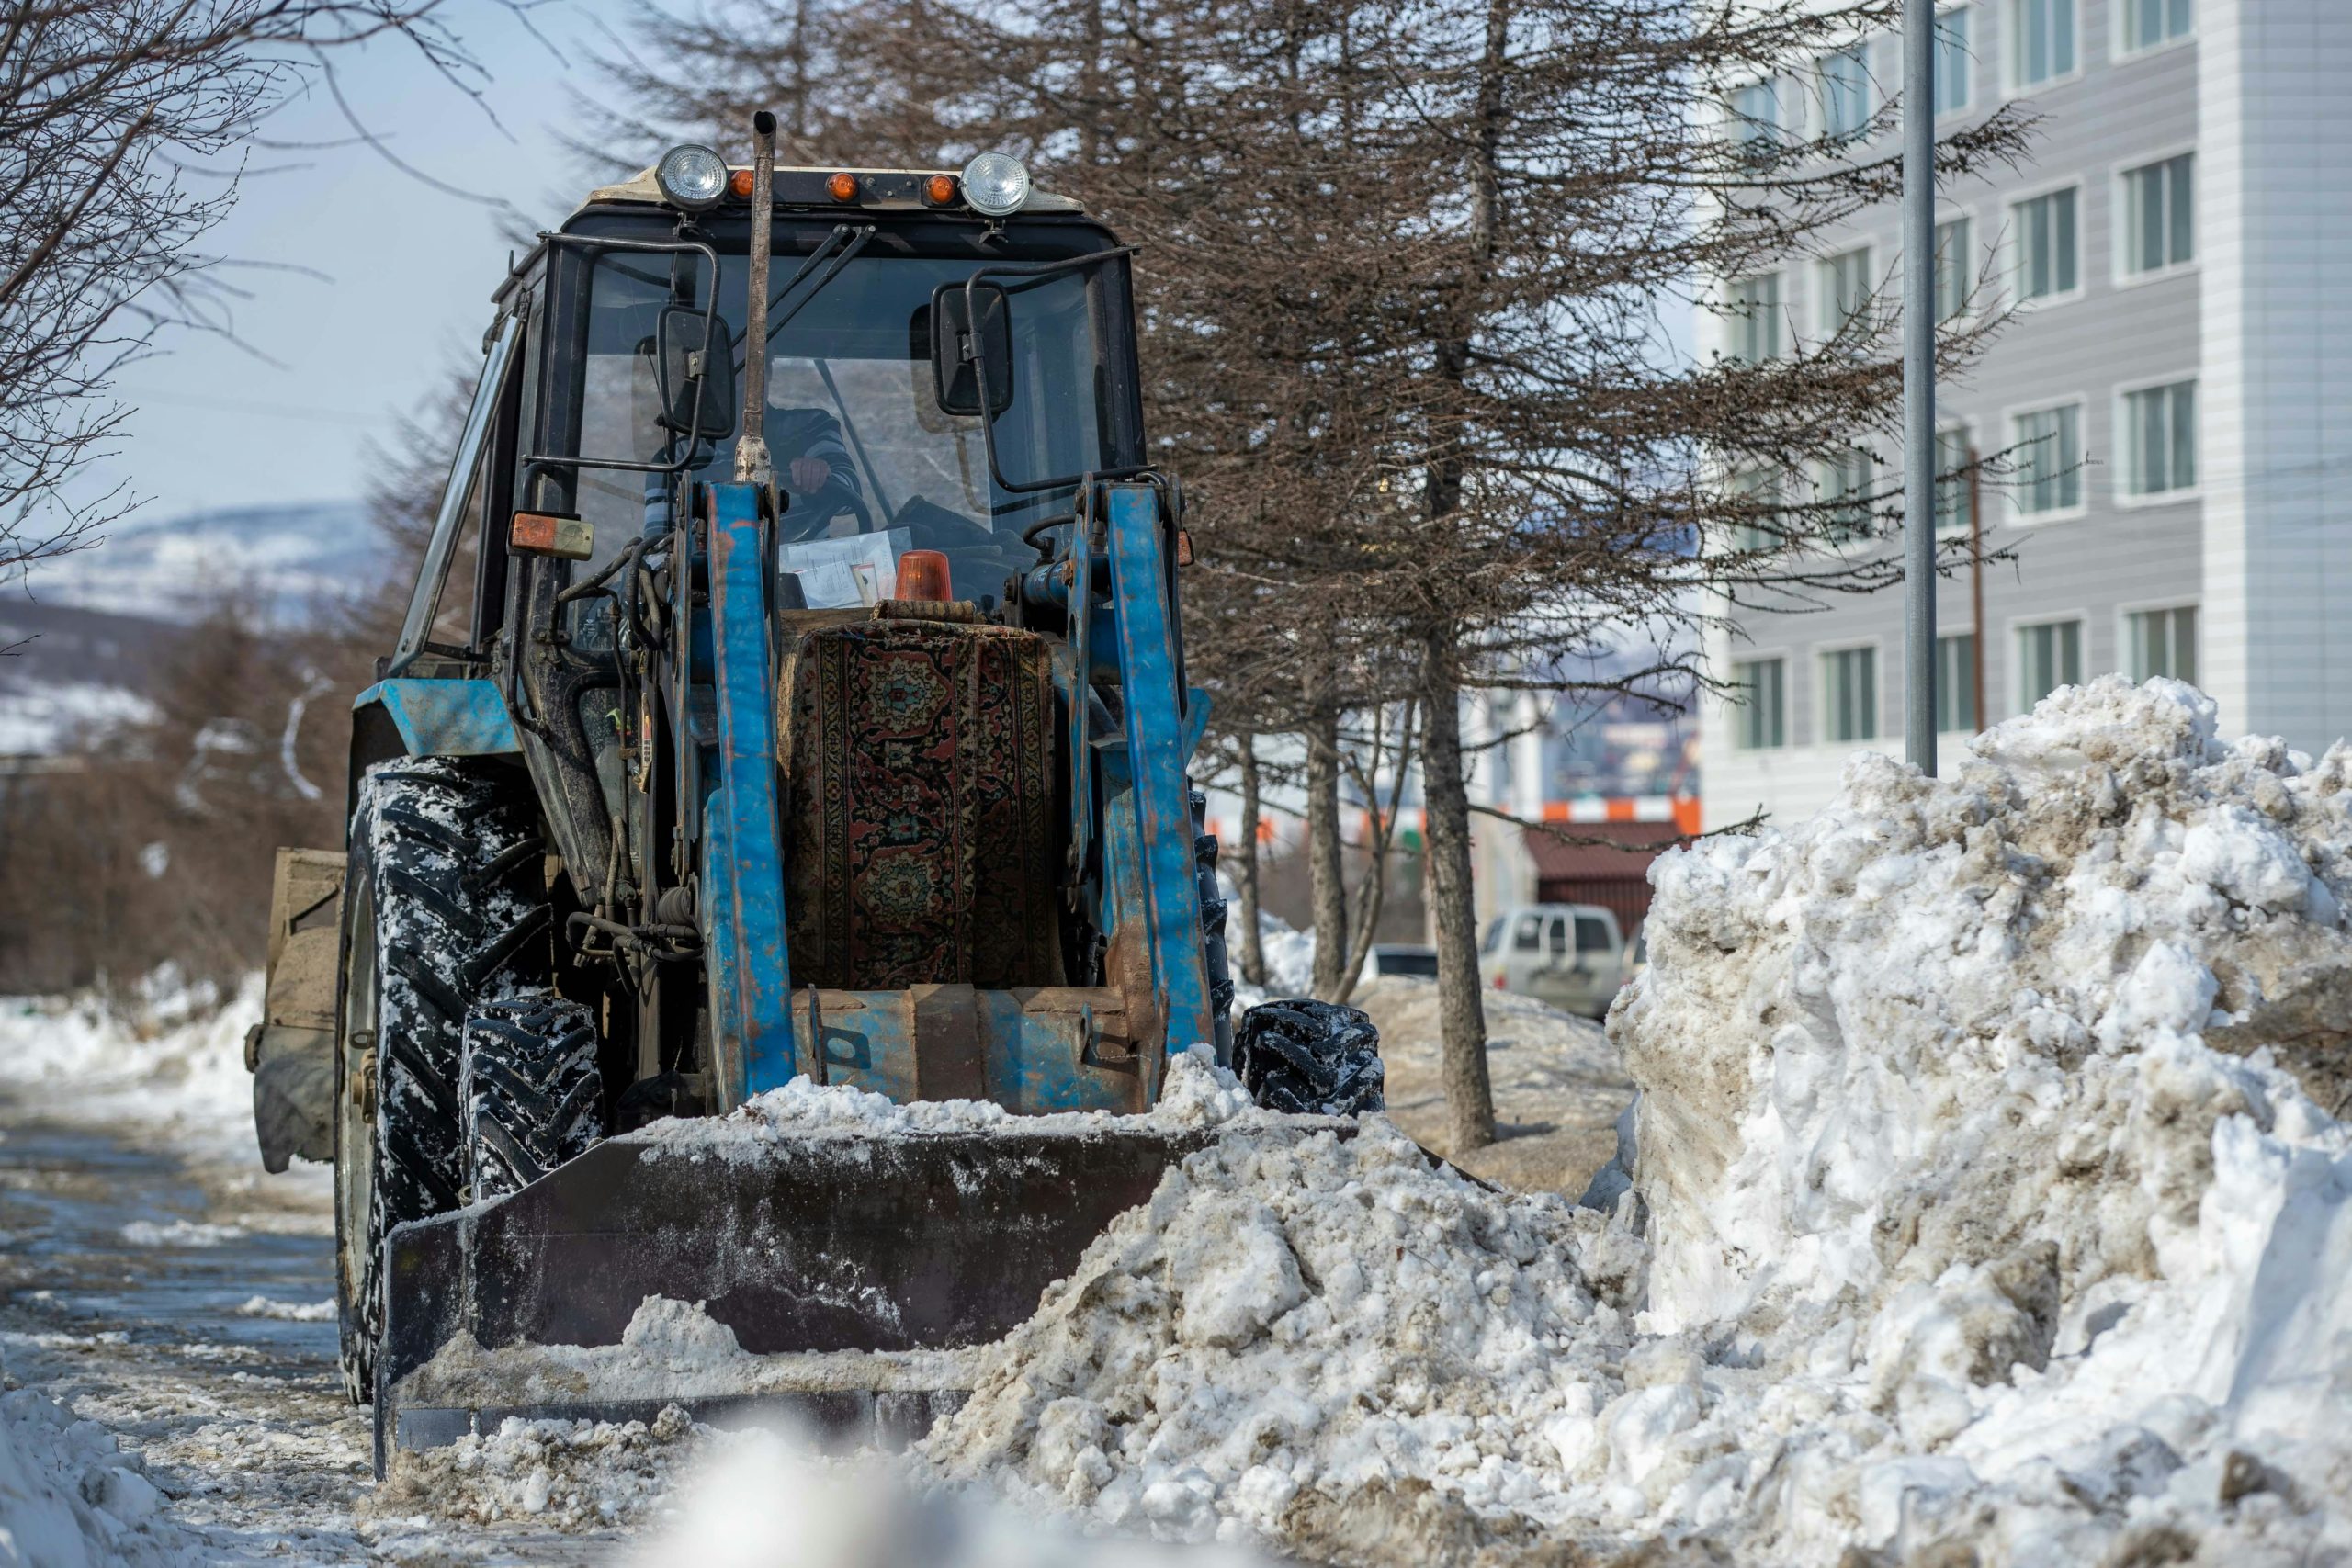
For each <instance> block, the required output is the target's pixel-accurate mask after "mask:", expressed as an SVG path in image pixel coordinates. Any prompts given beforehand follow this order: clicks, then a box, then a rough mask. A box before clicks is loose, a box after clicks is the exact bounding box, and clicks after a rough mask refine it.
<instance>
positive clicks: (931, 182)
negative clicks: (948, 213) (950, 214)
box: [922, 175, 956, 207]
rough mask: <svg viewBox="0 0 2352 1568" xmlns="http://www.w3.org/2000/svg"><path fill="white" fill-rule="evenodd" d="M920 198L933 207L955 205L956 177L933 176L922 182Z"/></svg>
mask: <svg viewBox="0 0 2352 1568" xmlns="http://www.w3.org/2000/svg"><path fill="white" fill-rule="evenodd" d="M922 198H923V199H924V200H925V201H927V202H929V203H931V205H932V206H933V207H953V206H955V205H956V176H955V175H932V176H931V178H929V179H927V180H925V181H923V182H922Z"/></svg>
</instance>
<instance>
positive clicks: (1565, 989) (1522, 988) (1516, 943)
mask: <svg viewBox="0 0 2352 1568" xmlns="http://www.w3.org/2000/svg"><path fill="white" fill-rule="evenodd" d="M1479 954H1480V956H1479V967H1480V969H1481V971H1482V972H1483V974H1484V975H1485V976H1486V981H1487V985H1488V986H1490V987H1493V988H1494V989H1496V990H1498V991H1519V992H1522V993H1524V994H1525V995H1528V996H1531V997H1533V998H1536V999H1537V1000H1539V1001H1544V1002H1549V1003H1550V1004H1551V1005H1552V1006H1554V1007H1555V1008H1559V1009H1561V1010H1564V1011H1566V1012H1580V1013H1583V1014H1584V1015H1585V1016H1586V1017H1588V1018H1599V1017H1600V1015H1601V1014H1603V1013H1605V1012H1607V1011H1608V1010H1609V1004H1610V1003H1611V1002H1612V1001H1615V1000H1616V999H1617V991H1618V988H1619V987H1621V986H1623V984H1624V983H1625V937H1624V933H1623V931H1619V930H1618V929H1617V917H1616V916H1615V915H1613V914H1611V912H1610V911H1609V910H1607V909H1604V908H1601V907H1600V905H1598V904H1530V905H1528V906H1526V907H1525V908H1518V909H1513V910H1510V912H1508V913H1507V914H1505V915H1503V916H1502V918H1501V919H1498V920H1496V921H1495V922H1494V923H1493V924H1492V925H1490V926H1488V927H1487V937H1486V941H1485V942H1482V943H1481V944H1480V948H1479Z"/></svg>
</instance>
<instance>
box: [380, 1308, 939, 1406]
mask: <svg viewBox="0 0 2352 1568" xmlns="http://www.w3.org/2000/svg"><path fill="white" fill-rule="evenodd" d="M973 1357H974V1352H972V1351H968V1350H889V1351H866V1350H833V1351H810V1352H804V1353H797V1354H787V1355H770V1356H755V1355H753V1354H752V1353H751V1352H750V1351H748V1350H745V1349H744V1348H742V1346H741V1344H740V1343H739V1342H738V1341H737V1340H736V1337H735V1331H734V1330H733V1329H732V1328H729V1326H728V1325H725V1324H723V1323H719V1322H718V1321H716V1320H714V1319H713V1318H712V1317H711V1316H710V1315H709V1314H707V1312H705V1311H704V1310H703V1303H700V1302H679V1301H673V1300H671V1299H670V1298H669V1297H667V1296H648V1297H646V1298H645V1300H643V1301H642V1302H640V1303H638V1308H637V1311H636V1313H635V1314H632V1315H631V1317H630V1318H629V1322H628V1327H626V1328H624V1329H623V1330H622V1331H621V1342H620V1343H619V1344H617V1345H604V1346H580V1345H535V1344H527V1343H526V1344H519V1345H510V1346H505V1347H503V1348H499V1349H496V1350H487V1349H484V1348H482V1347H481V1345H480V1344H479V1343H478V1342H477V1341H476V1340H475V1339H474V1337H473V1336H472V1335H470V1334H468V1333H465V1332H463V1331H460V1332H459V1333H458V1335H456V1336H455V1337H453V1338H451V1339H450V1341H449V1342H448V1343H447V1344H446V1345H444V1346H442V1347H441V1348H440V1349H439V1350H438V1351H436V1352H435V1354H434V1357H433V1359H431V1360H429V1361H427V1362H425V1363H424V1365H423V1366H421V1367H419V1368H417V1369H416V1371H413V1372H411V1373H410V1374H409V1375H408V1376H407V1377H406V1378H404V1379H402V1380H401V1388H400V1398H401V1403H403V1404H444V1403H448V1404H475V1405H518V1404H560V1403H564V1402H578V1401H583V1400H595V1401H600V1402H609V1401H615V1400H639V1399H642V1400H655V1399H699V1398H707V1397H709V1396H712V1395H719V1394H746V1393H776V1394H786V1393H792V1394H798V1393H830V1392H832V1391H835V1390H842V1389H877V1390H894V1391H913V1392H922V1393H931V1392H935V1391H941V1390H960V1389H967V1388H969V1387H971V1386H972V1379H973V1376H974V1371H973V1367H972V1361H973Z"/></svg>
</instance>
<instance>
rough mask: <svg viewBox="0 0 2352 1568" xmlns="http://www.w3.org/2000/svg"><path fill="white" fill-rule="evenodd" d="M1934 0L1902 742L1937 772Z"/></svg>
mask: <svg viewBox="0 0 2352 1568" xmlns="http://www.w3.org/2000/svg"><path fill="white" fill-rule="evenodd" d="M1935 51H1936V0H1903V598H1904V616H1903V626H1904V637H1903V663H1904V713H1903V731H1904V750H1905V754H1906V755H1907V757H1908V759H1909V761H1910V763H1911V765H1912V766H1913V767H1915V768H1917V769H1918V770H1919V771H1920V772H1921V773H1926V774H1928V776H1930V777H1933V776H1934V774H1935V771H1936V321H1935V313H1936V75H1935V72H1936V52H1935Z"/></svg>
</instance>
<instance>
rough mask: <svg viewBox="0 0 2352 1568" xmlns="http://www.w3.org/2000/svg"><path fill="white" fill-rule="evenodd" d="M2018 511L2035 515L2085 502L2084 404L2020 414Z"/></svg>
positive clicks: (2016, 441) (2016, 440)
mask: <svg viewBox="0 0 2352 1568" xmlns="http://www.w3.org/2000/svg"><path fill="white" fill-rule="evenodd" d="M2011 439H2012V441H2013V442H2014V444H2015V445H2016V446H2017V449H2018V450H2017V466H2018V511H2020V512H2022V513H2026V514H2027V515H2028V516H2032V515H2035V514H2037V513H2044V512H2064V511H2067V510H2069V509H2070V508H2073V507H2076V506H2080V505H2081V504H2082V503H2083V405H2082V404H2080V403H2065V404H2062V405H2061V406H2059V407H2057V408H2054V409H2037V410H2035V411H2034V412H2031V413H2021V414H2019V415H2018V416H2017V420H2016V422H2015V425H2014V429H2013V431H2012V435H2011Z"/></svg>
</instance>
